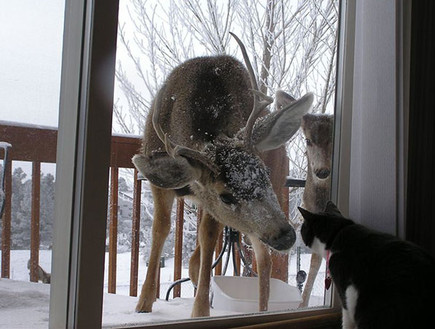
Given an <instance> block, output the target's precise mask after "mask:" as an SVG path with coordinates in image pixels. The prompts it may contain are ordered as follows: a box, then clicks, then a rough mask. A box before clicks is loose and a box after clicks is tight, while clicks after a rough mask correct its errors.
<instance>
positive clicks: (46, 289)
mask: <svg viewBox="0 0 435 329" xmlns="http://www.w3.org/2000/svg"><path fill="white" fill-rule="evenodd" d="M106 257H107V255H106ZM29 258H30V252H29V251H26V250H12V251H11V279H10V280H8V279H0V328H5V329H6V328H7V329H14V328H23V329H24V328H26V329H27V328H32V329H39V328H41V329H42V328H47V326H48V315H49V298H50V285H47V284H42V283H31V282H29V272H28V269H27V261H28V260H29ZM39 258H40V265H41V266H42V267H43V268H44V269H45V270H46V271H47V272H50V270H51V251H48V250H41V251H40V256H39ZM309 259H310V257H309V255H302V257H301V268H302V269H304V270H306V271H308V268H309ZM295 262H296V257H295V256H293V257H292V258H291V263H290V269H291V270H290V272H295V271H294V269H295V268H296V266H295ZM107 263H108V262H107V261H106V264H107ZM230 263H231V262H230ZM117 264H118V270H117V294H116V295H115V294H108V293H105V294H104V303H103V325H104V326H115V325H117V326H122V325H126V324H139V323H151V322H161V321H173V320H179V319H187V318H189V317H190V313H191V310H192V304H193V287H192V285H191V283H190V282H186V283H183V284H182V289H181V291H182V296H181V298H175V299H172V298H171V299H170V300H169V301H168V302H166V301H164V297H165V295H166V291H167V288H168V287H169V285H170V284H171V283H172V282H173V259H167V260H166V267H165V268H162V271H161V289H160V290H161V295H160V296H161V298H162V299H160V300H157V302H156V303H155V305H154V307H153V312H152V313H147V314H144V313H142V314H138V313H135V312H134V308H135V305H136V302H137V297H129V296H128V293H129V279H130V254H129V253H122V254H118V259H117ZM323 268H324V266H322V269H323ZM292 270H293V271H292ZM145 273H146V264H145V261H144V259H143V257H140V264H139V288H140V286H141V284H142V280H143V278H145ZM227 273H232V269H231V268H229V269H228V271H227ZM187 276H188V274H187V269H183V277H187ZM323 278H324V272H323V273H320V274H319V275H318V279H317V282H316V285H315V287H314V295H315V296H314V298H312V302H311V303H310V305H311V306H316V305H321V304H322V303H323V284H322V282H323ZM289 284H291V285H295V284H296V283H295V274H294V273H293V274H292V273H291V274H290V275H289ZM104 289H105V292H107V275H106V277H105V288H104ZM229 314H237V313H235V312H227V311H221V310H216V309H212V310H211V315H212V316H222V315H229Z"/></svg>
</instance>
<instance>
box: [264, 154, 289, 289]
mask: <svg viewBox="0 0 435 329" xmlns="http://www.w3.org/2000/svg"><path fill="white" fill-rule="evenodd" d="M263 159H264V162H265V164H266V166H267V167H269V168H270V169H271V175H270V180H271V182H272V186H273V190H274V191H275V193H276V196H277V197H278V202H279V204H280V206H281V209H282V210H283V211H284V212H285V211H286V209H288V205H286V203H288V202H287V201H286V200H288V199H287V198H284V197H283V195H284V189H286V187H285V186H284V185H285V178H286V176H287V175H288V170H289V169H288V168H289V165H288V161H289V160H288V157H287V153H286V150H285V147H283V146H282V147H280V148H278V149H276V150H272V151H267V152H265V155H264V157H263ZM287 217H288V211H287ZM271 257H272V274H271V277H272V278H276V279H280V280H282V281H284V282H287V281H288V254H281V253H277V252H272V253H271Z"/></svg>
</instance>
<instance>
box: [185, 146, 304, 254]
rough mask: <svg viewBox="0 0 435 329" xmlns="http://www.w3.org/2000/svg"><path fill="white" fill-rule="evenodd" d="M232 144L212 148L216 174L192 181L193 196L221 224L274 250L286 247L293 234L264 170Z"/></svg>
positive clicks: (257, 160)
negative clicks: (197, 181) (216, 169)
mask: <svg viewBox="0 0 435 329" xmlns="http://www.w3.org/2000/svg"><path fill="white" fill-rule="evenodd" d="M232 144H233V143H228V144H222V145H218V146H216V147H215V154H214V161H215V164H216V166H217V168H218V170H219V173H218V175H217V176H216V177H214V178H212V179H204V180H202V181H200V182H199V183H197V184H193V185H192V186H191V190H192V192H193V194H194V197H195V198H196V199H197V200H198V201H199V202H200V203H201V204H202V205H203V207H204V209H205V210H207V211H208V212H209V213H210V214H212V215H213V216H214V217H215V218H216V219H217V220H218V221H220V222H222V223H223V224H225V225H228V226H231V227H233V228H235V229H237V230H238V231H241V232H244V233H246V234H250V235H255V236H256V237H258V239H260V240H261V241H263V242H264V243H266V244H268V245H269V246H270V247H272V248H274V249H276V250H288V249H290V248H291V247H292V245H293V244H294V242H295V239H296V235H295V232H294V230H293V228H292V227H291V225H290V224H289V222H288V220H287V218H286V216H285V215H284V213H283V212H282V210H281V207H280V206H279V203H278V200H277V197H276V195H275V193H274V191H273V189H272V184H271V182H270V180H269V172H268V169H267V168H266V166H265V165H264V163H263V161H262V160H261V159H260V157H259V156H257V155H256V154H253V153H251V152H249V151H247V150H246V149H245V148H243V147H234V145H232ZM208 177H210V176H208Z"/></svg>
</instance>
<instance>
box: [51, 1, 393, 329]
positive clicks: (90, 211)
mask: <svg viewBox="0 0 435 329" xmlns="http://www.w3.org/2000/svg"><path fill="white" fill-rule="evenodd" d="M316 3H317V2H316ZM359 6H364V5H363V4H360V5H359ZM131 8H133V7H131ZM362 9H364V8H361V7H357V6H356V5H355V2H353V1H343V2H342V4H341V8H340V10H341V12H342V17H341V21H340V24H341V26H340V29H341V35H340V38H339V39H338V40H337V44H338V48H339V50H340V51H339V54H340V56H339V58H338V71H339V72H338V75H337V76H338V77H339V79H338V81H337V86H338V87H337V88H338V91H339V92H338V93H337V100H336V103H337V104H338V106H337V108H338V109H345V110H344V111H337V112H336V113H335V118H336V130H335V132H336V136H335V139H336V140H337V141H340V143H339V144H335V151H336V152H335V153H334V173H338V175H336V176H334V179H333V182H332V183H333V188H332V191H333V194H332V198H333V199H334V200H337V201H338V203H339V205H340V206H341V207H344V209H343V208H342V209H343V210H344V212H345V213H348V212H349V210H351V211H354V213H356V214H358V212H355V211H356V209H357V208H355V204H356V203H355V200H358V199H357V198H355V191H358V189H355V188H354V187H355V186H358V184H355V181H354V180H353V181H352V183H351V184H350V183H349V182H350V181H351V176H352V175H353V174H354V173H355V167H354V165H355V164H358V158H355V157H353V158H352V159H351V157H350V153H351V152H350V145H351V144H350V143H351V141H352V142H355V140H356V139H355V138H354V137H355V133H356V132H358V130H352V129H351V128H352V127H353V123H354V122H353V121H352V119H353V120H355V116H354V117H353V118H352V116H351V114H352V112H351V111H350V110H349V109H351V108H352V107H353V106H352V105H354V104H352V98H353V97H352V95H353V93H352V92H353V91H352V85H353V83H354V82H355V81H354V76H353V69H354V65H353V60H354V59H355V60H359V59H358V57H357V56H354V55H355V54H354V53H353V46H354V45H353V41H354V32H355V18H356V17H355V11H356V10H360V11H362ZM119 10H120V12H121V16H120V17H122V12H123V10H125V7H124V3H123V2H121V6H120V7H119ZM393 12H394V11H393ZM124 13H125V11H124ZM151 13H153V11H151V12H149V14H151ZM156 14H157V13H156ZM155 17H157V15H156V16H155ZM246 17H249V16H246ZM357 17H360V16H357ZM159 19H160V17H159ZM156 20H157V18H156ZM120 22H121V21H120ZM358 22H359V23H362V22H364V20H362V21H358ZM117 23H118V1H99V0H96V1H85V0H82V1H67V3H66V17H65V39H64V40H65V41H64V49H63V53H64V60H63V66H62V89H61V90H62V92H61V99H60V104H61V114H60V118H59V135H58V145H59V147H58V149H57V160H58V161H57V172H56V184H57V185H56V187H57V191H56V218H57V221H56V223H55V227H54V231H55V232H54V233H55V234H54V235H55V241H54V244H55V248H54V251H53V260H54V261H53V281H52V284H51V305H50V312H51V314H50V326H51V327H52V328H58V327H65V326H69V327H84V328H85V327H86V328H93V327H99V326H101V314H102V313H101V312H102V309H103V286H104V279H103V277H104V251H105V240H106V235H105V228H106V218H107V208H108V202H107V200H108V187H109V182H108V168H109V167H110V163H111V158H110V154H111V153H110V152H111V151H110V145H111V140H112V133H113V131H112V100H113V90H114V84H115V83H119V81H120V79H121V78H122V76H121V75H120V74H121V73H122V71H120V70H119V67H117V66H116V65H117V64H116V61H115V54H116V44H115V43H116V42H115V40H116V36H117V28H118V25H117ZM121 26H122V25H121ZM357 26H358V25H357ZM124 28H125V29H124V30H123V31H124V32H128V29H129V28H131V27H128V26H124ZM154 32H156V31H154ZM390 32H391V31H390ZM392 33H393V34H394V33H395V32H394V31H392ZM240 35H243V34H242V33H241V34H240ZM305 41H306V40H305V39H304V40H302V43H303V42H305ZM195 42H197V41H195ZM254 44H255V43H254ZM120 45H121V41H118V46H120ZM198 48H199V47H198ZM191 51H192V49H191V50H188V51H187V54H188V55H189V56H188V57H191V56H190V55H192V56H193V53H192V52H191ZM232 51H234V53H236V52H237V51H238V50H237V48H233V50H232ZM253 53H257V52H253ZM257 54H258V53H257ZM253 60H255V57H254V58H253ZM358 63H360V62H358ZM115 68H117V69H118V73H116V70H115ZM123 69H125V70H126V71H127V68H125V67H124V68H123ZM168 70H169V69H168ZM126 71H125V72H126ZM167 73H168V72H166V71H164V70H163V71H162V72H161V73H159V76H156V78H157V79H156V81H157V82H158V81H160V82H161V81H162V79H163V77H164V76H165V75H166V74H167ZM115 76H117V78H118V80H116V81H115V80H114V77H115ZM356 83H358V81H357V80H356ZM125 86H126V85H125ZM156 86H157V84H156V85H155V87H156ZM358 86H360V85H358ZM155 91H156V89H155V88H154V89H151V92H150V95H146V97H145V96H144V99H145V100H146V101H147V102H149V101H150V100H151V98H152V97H151V95H152V93H155ZM288 91H293V92H295V93H296V95H297V96H299V95H300V94H302V92H303V90H300V93H299V91H298V90H297V88H296V87H295V89H294V90H291V88H289V89H288ZM122 97H124V96H121V95H120V94H116V95H115V98H114V100H115V104H116V106H118V107H116V106H115V111H117V112H115V116H114V119H113V120H114V121H115V122H117V124H118V128H119V129H120V125H119V124H120V122H121V121H116V120H118V119H120V118H122V116H123V115H125V114H126V113H125V112H123V110H125V109H126V108H125V107H121V106H123V103H122V102H121V101H120V100H118V99H121V98H122ZM138 122H139V124H137V126H136V128H135V130H130V131H129V130H128V129H127V130H124V132H128V133H134V134H139V133H140V132H141V131H140V130H141V129H142V126H143V122H140V120H138ZM115 126H116V124H115ZM124 128H129V127H128V125H127V126H126V127H124ZM115 132H116V133H119V132H121V131H120V130H118V131H116V130H115ZM351 137H352V138H351ZM354 145H355V144H353V145H352V146H354ZM357 146H358V144H357ZM352 166H353V167H352ZM113 177H114V175H113ZM350 185H352V193H354V194H352V195H350V194H349V190H350ZM118 187H119V186H118ZM125 197H126V196H125ZM359 200H361V199H359ZM361 204H362V203H361ZM349 205H350V207H349ZM118 206H121V207H122V205H121V204H118ZM349 208H350V209H349ZM115 209H116V208H115ZM140 280H141V279H140ZM332 305H333V308H332V309H329V308H325V309H320V310H310V311H304V312H295V313H263V314H256V315H253V316H249V317H246V316H233V317H230V318H211V319H199V320H194V321H193V322H189V323H187V322H185V321H182V322H178V325H179V326H180V327H183V326H186V327H192V326H195V325H196V326H198V327H201V326H204V323H207V326H208V327H213V326H215V327H220V328H222V327H230V326H234V325H240V326H241V325H249V324H254V323H257V324H261V323H263V324H264V326H267V327H269V328H270V327H271V323H272V322H279V321H280V323H283V322H286V323H288V324H289V327H290V326H291V323H295V325H296V326H300V325H301V323H305V325H307V326H309V323H314V322H316V323H321V322H322V321H323V322H322V323H323V324H324V325H325V327H326V326H327V324H328V323H334V321H335V322H336V320H337V319H338V317H339V316H338V314H337V313H333V310H334V307H337V306H338V303H336V302H333V303H332ZM331 310H332V313H331ZM313 315H318V316H319V317H317V318H313V317H312V316H313ZM293 319H296V320H295V321H298V322H293ZM186 321H190V320H186ZM310 321H314V322H310ZM137 322H139V321H137ZM162 325H163V324H162ZM165 325H166V326H168V327H169V326H170V324H165Z"/></svg>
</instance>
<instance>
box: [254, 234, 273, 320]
mask: <svg viewBox="0 0 435 329" xmlns="http://www.w3.org/2000/svg"><path fill="white" fill-rule="evenodd" d="M249 239H250V240H251V242H252V247H253V248H254V252H255V259H256V261H257V274H258V280H259V282H260V287H259V289H260V300H259V311H260V312H261V311H267V307H268V304H269V294H270V275H271V273H272V262H271V258H270V253H269V248H268V247H267V246H266V245H265V244H264V243H262V242H261V241H260V240H258V239H257V238H256V237H253V236H250V237H249Z"/></svg>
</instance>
